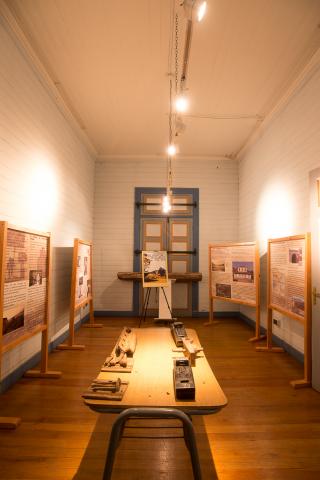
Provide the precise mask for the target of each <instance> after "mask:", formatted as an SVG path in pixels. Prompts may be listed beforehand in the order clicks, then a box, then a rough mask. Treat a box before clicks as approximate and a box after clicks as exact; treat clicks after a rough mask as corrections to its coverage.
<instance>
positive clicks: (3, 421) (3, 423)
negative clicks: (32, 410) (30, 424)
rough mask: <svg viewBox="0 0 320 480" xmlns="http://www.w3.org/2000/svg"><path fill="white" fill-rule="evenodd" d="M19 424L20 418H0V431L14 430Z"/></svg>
mask: <svg viewBox="0 0 320 480" xmlns="http://www.w3.org/2000/svg"><path fill="white" fill-rule="evenodd" d="M20 423H21V418H18V417H0V429H1V430H14V429H15V428H17V427H18V426H19V425H20Z"/></svg>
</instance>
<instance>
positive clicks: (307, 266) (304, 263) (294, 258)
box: [257, 233, 312, 388]
mask: <svg viewBox="0 0 320 480" xmlns="http://www.w3.org/2000/svg"><path fill="white" fill-rule="evenodd" d="M310 245H311V236H310V233H307V234H304V235H296V236H291V237H283V238H275V239H271V240H268V326H267V345H266V347H257V350H258V351H269V352H283V348H280V347H273V346H272V312H273V310H276V311H278V312H280V313H282V314H283V315H285V316H286V317H289V318H292V319H294V320H297V321H298V322H300V323H302V324H303V325H304V378H303V380H297V381H293V382H291V385H292V386H293V387H294V388H302V387H309V386H311V361H312V360H311V247H310Z"/></svg>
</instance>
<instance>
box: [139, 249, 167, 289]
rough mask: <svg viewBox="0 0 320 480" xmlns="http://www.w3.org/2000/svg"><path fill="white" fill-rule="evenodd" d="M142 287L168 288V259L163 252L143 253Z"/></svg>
mask: <svg viewBox="0 0 320 480" xmlns="http://www.w3.org/2000/svg"><path fill="white" fill-rule="evenodd" d="M141 258H142V285H143V287H144V288H149V287H158V288H159V287H167V286H168V258H167V252H165V251H143V252H142V254H141Z"/></svg>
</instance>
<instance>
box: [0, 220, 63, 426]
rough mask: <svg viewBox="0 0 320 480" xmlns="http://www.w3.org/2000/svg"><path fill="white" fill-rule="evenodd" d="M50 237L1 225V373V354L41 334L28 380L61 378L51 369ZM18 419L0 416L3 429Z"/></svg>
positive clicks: (0, 355)
mask: <svg viewBox="0 0 320 480" xmlns="http://www.w3.org/2000/svg"><path fill="white" fill-rule="evenodd" d="M50 262H51V248H50V234H49V233H43V232H36V231H31V230H27V229H24V228H18V227H14V226H11V225H8V223H7V222H0V285H1V287H0V371H1V359H2V353H4V352H6V351H8V350H10V349H13V348H15V347H16V346H17V345H19V344H21V343H23V342H24V341H25V340H27V339H28V338H30V337H32V336H34V335H36V334H38V333H41V365H40V370H39V371H38V370H29V371H27V372H26V373H25V374H24V375H25V376H26V377H41V378H58V377H60V376H61V372H53V371H49V370H48V324H49V292H50V271H51V263H50ZM18 423H19V419H8V424H7V423H6V420H5V418H3V417H0V424H1V428H15V427H16V426H17V425H18Z"/></svg>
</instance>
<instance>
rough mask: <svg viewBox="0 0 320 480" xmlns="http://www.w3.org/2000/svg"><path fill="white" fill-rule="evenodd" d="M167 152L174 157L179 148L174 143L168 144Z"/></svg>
mask: <svg viewBox="0 0 320 480" xmlns="http://www.w3.org/2000/svg"><path fill="white" fill-rule="evenodd" d="M167 153H168V155H169V156H170V157H173V156H174V155H175V154H176V153H177V149H176V147H175V145H174V144H173V143H171V145H169V146H168V148H167Z"/></svg>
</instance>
